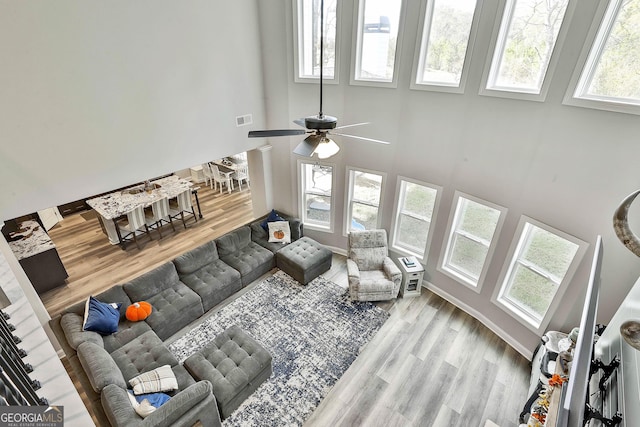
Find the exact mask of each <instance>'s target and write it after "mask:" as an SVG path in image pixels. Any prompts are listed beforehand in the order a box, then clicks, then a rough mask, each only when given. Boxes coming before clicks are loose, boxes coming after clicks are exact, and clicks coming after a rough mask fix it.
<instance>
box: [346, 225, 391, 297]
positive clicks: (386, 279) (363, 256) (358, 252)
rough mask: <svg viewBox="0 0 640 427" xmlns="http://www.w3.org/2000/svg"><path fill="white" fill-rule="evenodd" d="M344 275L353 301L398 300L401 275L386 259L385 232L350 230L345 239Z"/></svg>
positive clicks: (389, 259)
mask: <svg viewBox="0 0 640 427" xmlns="http://www.w3.org/2000/svg"><path fill="white" fill-rule="evenodd" d="M348 245H349V248H348V258H347V274H348V275H349V295H350V296H351V299H352V300H354V301H382V300H390V299H393V298H397V296H398V292H399V291H400V282H401V281H402V272H401V271H400V269H399V268H398V266H397V265H395V264H394V262H393V261H392V260H391V258H389V252H388V247H387V245H388V243H387V231H386V230H384V229H380V230H365V231H351V232H350V233H349V237H348Z"/></svg>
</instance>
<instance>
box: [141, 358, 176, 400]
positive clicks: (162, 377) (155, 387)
mask: <svg viewBox="0 0 640 427" xmlns="http://www.w3.org/2000/svg"><path fill="white" fill-rule="evenodd" d="M129 384H131V387H133V393H134V394H145V393H157V392H160V391H171V390H177V389H178V380H177V379H176V376H175V374H174V373H173V371H172V370H171V366H169V365H164V366H160V367H159V368H156V369H154V370H153V371H149V372H145V373H144V374H140V375H138V376H137V377H134V378H131V379H130V380H129Z"/></svg>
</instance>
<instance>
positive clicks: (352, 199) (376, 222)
mask: <svg viewBox="0 0 640 427" xmlns="http://www.w3.org/2000/svg"><path fill="white" fill-rule="evenodd" d="M348 174H349V191H348V193H347V195H348V203H347V209H348V211H347V215H346V217H347V222H346V224H345V230H346V232H347V233H348V232H349V231H358V230H372V229H376V228H379V227H380V202H381V198H382V185H383V181H384V175H383V174H381V173H375V172H373V171H364V170H357V169H348Z"/></svg>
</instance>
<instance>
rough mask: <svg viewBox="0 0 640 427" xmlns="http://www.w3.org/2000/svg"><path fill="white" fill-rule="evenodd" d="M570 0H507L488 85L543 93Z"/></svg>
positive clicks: (504, 89) (489, 87) (508, 89)
mask: <svg viewBox="0 0 640 427" xmlns="http://www.w3.org/2000/svg"><path fill="white" fill-rule="evenodd" d="M568 3H569V0H546V1H540V0H507V2H506V6H505V10H504V14H503V16H502V23H501V24H500V31H499V33H498V38H497V40H496V46H495V50H494V53H493V59H492V62H491V67H490V70H489V76H488V79H487V84H486V88H487V89H490V90H498V91H508V92H522V93H529V94H540V93H541V90H542V87H543V82H544V79H545V76H546V74H547V70H548V67H549V64H550V61H551V56H552V53H553V51H554V48H555V45H556V42H557V40H558V34H559V32H560V26H561V25H562V22H563V20H564V17H565V12H566V10H567V5H568Z"/></svg>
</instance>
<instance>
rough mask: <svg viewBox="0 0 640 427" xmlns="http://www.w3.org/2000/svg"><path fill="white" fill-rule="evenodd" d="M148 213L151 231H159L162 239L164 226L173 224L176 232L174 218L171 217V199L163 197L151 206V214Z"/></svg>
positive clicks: (147, 221)
mask: <svg viewBox="0 0 640 427" xmlns="http://www.w3.org/2000/svg"><path fill="white" fill-rule="evenodd" d="M145 212H146V216H145V219H146V223H147V226H148V227H149V228H150V229H155V230H157V231H158V235H159V236H160V238H161V239H162V231H161V229H162V225H163V224H166V223H168V224H171V228H172V229H173V231H174V232H175V231H176V227H175V226H174V225H173V218H171V215H169V199H168V198H166V197H162V198H161V199H158V200H156V201H155V202H153V203H152V204H151V212H150V213H149V212H147V211H145Z"/></svg>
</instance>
